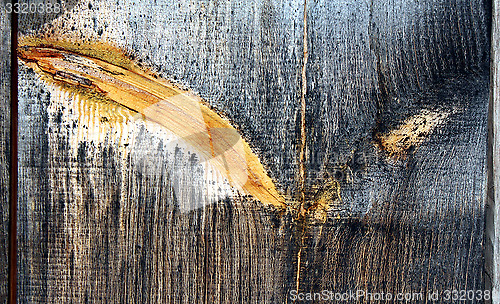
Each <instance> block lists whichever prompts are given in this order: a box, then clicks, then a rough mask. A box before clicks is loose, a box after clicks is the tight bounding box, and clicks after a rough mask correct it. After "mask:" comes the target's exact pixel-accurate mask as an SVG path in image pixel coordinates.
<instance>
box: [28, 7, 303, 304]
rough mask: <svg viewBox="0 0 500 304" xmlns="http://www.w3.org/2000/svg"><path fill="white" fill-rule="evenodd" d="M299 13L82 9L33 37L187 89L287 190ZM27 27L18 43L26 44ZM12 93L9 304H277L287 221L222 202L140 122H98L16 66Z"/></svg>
mask: <svg viewBox="0 0 500 304" xmlns="http://www.w3.org/2000/svg"><path fill="white" fill-rule="evenodd" d="M301 13H302V10H301V8H300V5H298V4H297V3H295V2H289V1H283V2H280V1H264V2H261V1H244V2H231V3H230V2H219V1H217V2H214V1H196V2H192V1H180V2H179V1H177V2H161V3H154V2H152V1H147V2H139V3H137V2H133V1H119V2H113V3H109V2H105V1H90V2H81V3H79V4H77V5H76V6H75V7H74V8H73V11H71V12H69V13H67V14H63V15H61V16H59V17H57V18H55V19H53V20H52V21H51V20H47V22H46V26H47V27H48V28H49V29H48V30H47V31H48V32H49V33H50V31H51V30H52V29H53V30H54V31H55V34H54V35H61V36H64V35H70V34H71V35H74V36H76V37H84V38H83V39H88V37H93V39H103V40H108V41H110V42H113V43H115V44H117V45H119V46H122V47H123V48H124V49H127V50H131V51H132V52H133V53H134V55H135V56H136V57H137V60H138V62H146V63H147V64H148V65H151V66H152V67H153V69H155V70H157V72H158V73H159V74H162V75H163V76H164V77H168V78H171V79H174V80H178V81H179V82H180V83H181V84H184V85H186V86H188V87H189V88H191V89H193V90H195V91H198V92H199V94H200V95H201V96H202V97H203V98H205V99H206V100H207V102H209V103H210V104H211V105H212V106H214V107H215V108H216V109H217V110H219V111H222V112H223V113H224V115H225V116H226V117H228V118H229V119H231V120H232V121H233V122H235V124H236V125H237V126H238V127H239V128H240V129H241V130H242V134H243V136H245V138H246V139H248V141H249V142H250V143H251V144H252V146H253V148H254V149H255V150H256V151H257V153H258V154H259V156H260V157H261V159H262V161H263V163H264V164H265V165H266V167H268V168H269V169H270V172H271V175H272V177H273V178H274V179H276V180H277V182H278V184H279V186H280V189H282V190H283V191H284V192H286V191H287V189H290V190H288V192H293V188H294V187H295V168H296V166H295V165H293V162H294V160H295V155H296V152H295V151H296V150H295V146H294V145H295V143H294V137H295V130H294V129H295V119H294V116H295V111H296V105H295V102H296V98H297V96H298V86H297V81H298V77H299V76H298V75H299V71H298V70H297V69H296V67H297V66H298V65H299V64H300V58H301V57H300V55H299V54H300V49H299V45H298V43H300V42H301V41H300V37H301V34H300V28H301V22H300V20H297V19H296V18H295V16H296V15H299V14H301ZM39 18H43V16H39V17H38V18H36V19H37V20H36V21H34V22H33V21H32V18H29V16H22V19H21V21H20V30H21V31H22V32H23V33H37V32H38V31H40V29H39V27H38V26H37V24H39V23H40V20H39ZM50 22H54V24H50ZM42 23H43V22H42ZM20 82H21V83H20V87H21V88H22V89H21V93H20V95H21V96H20V104H21V109H22V114H21V120H20V125H21V126H22V127H21V133H22V135H21V142H20V150H21V152H20V167H21V169H20V179H21V182H20V211H19V213H20V215H19V221H20V237H19V246H20V263H19V269H20V273H19V302H20V303H46V302H71V301H73V302H102V301H106V302H109V303H238V302H247V301H252V302H262V303H275V302H281V301H283V299H286V297H287V292H288V290H290V289H291V288H292V285H291V284H292V282H293V281H292V280H290V278H291V277H293V275H294V269H295V268H294V267H293V263H294V260H293V252H294V251H295V243H294V236H293V233H292V231H291V230H292V228H291V227H292V225H291V221H292V219H291V217H290V216H289V215H287V216H280V215H279V214H276V212H275V211H274V210H272V209H265V208H263V207H262V206H261V204H259V203H258V202H254V201H251V200H248V199H246V198H238V197H235V198H234V199H229V198H227V197H225V194H224V191H222V190H220V188H224V185H223V184H222V183H221V182H219V181H218V180H217V179H214V180H213V181H208V182H207V180H206V178H205V177H204V176H205V175H206V174H207V172H206V167H204V164H202V163H200V161H199V159H198V158H197V157H196V155H192V154H188V153H189V152H188V151H187V150H185V149H182V148H181V147H179V148H177V147H176V146H175V144H172V142H175V141H176V140H175V139H172V136H171V135H168V134H166V133H165V132H164V131H162V130H157V129H156V130H155V129H151V128H150V126H148V125H147V124H144V123H143V122H141V121H140V119H139V120H138V121H136V122H132V123H129V124H128V125H126V126H124V125H121V126H120V125H112V124H103V123H100V122H99V112H98V111H92V110H91V107H92V105H88V104H85V103H83V102H78V101H75V100H73V99H72V98H70V97H68V96H59V95H58V93H57V90H52V89H51V88H49V87H47V85H45V84H44V83H43V82H41V81H40V80H39V79H38V78H37V76H36V75H35V74H34V73H33V71H30V70H29V69H27V68H25V67H21V69H20ZM78 111H80V112H79V113H78ZM82 113H83V114H82ZM80 114H82V115H80ZM96 120H97V121H98V122H97V123H94V122H95V121H96ZM120 128H123V129H120ZM99 134H100V138H98V137H99ZM291 139H292V140H291ZM172 145H173V146H172ZM212 182H213V183H214V184H213V185H212V184H211V183H212ZM207 189H208V194H207ZM208 195H213V196H215V197H216V199H215V200H213V199H212V200H210V197H207V196H208ZM217 197H218V199H217Z"/></svg>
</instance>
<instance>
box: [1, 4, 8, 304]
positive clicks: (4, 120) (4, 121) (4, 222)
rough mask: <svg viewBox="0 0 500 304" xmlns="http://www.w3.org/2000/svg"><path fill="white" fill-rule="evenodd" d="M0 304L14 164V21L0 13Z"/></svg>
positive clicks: (4, 282)
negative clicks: (12, 120) (11, 39)
mask: <svg viewBox="0 0 500 304" xmlns="http://www.w3.org/2000/svg"><path fill="white" fill-rule="evenodd" d="M0 29H1V30H2V31H1V34H0V39H1V40H2V45H1V46H0V98H1V99H0V302H1V303H7V294H8V284H7V282H8V269H9V268H8V267H9V266H8V265H9V264H8V241H9V234H8V233H9V164H10V152H9V150H10V146H9V142H10V139H9V138H10V110H9V109H10V29H11V27H10V18H9V16H8V15H7V14H6V13H5V11H4V10H1V12H0Z"/></svg>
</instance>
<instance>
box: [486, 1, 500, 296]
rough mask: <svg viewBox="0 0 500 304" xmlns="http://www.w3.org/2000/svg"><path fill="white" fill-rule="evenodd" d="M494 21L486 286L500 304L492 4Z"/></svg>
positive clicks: (497, 72)
mask: <svg viewBox="0 0 500 304" xmlns="http://www.w3.org/2000/svg"><path fill="white" fill-rule="evenodd" d="M492 4H493V10H492V22H491V42H492V46H491V74H490V108H489V121H488V131H489V132H488V136H489V137H488V194H487V195H488V200H487V205H486V207H487V209H486V230H485V234H486V237H485V269H486V274H487V276H486V278H487V281H486V284H487V286H488V287H489V288H490V289H491V290H492V292H493V295H494V300H493V301H491V303H500V269H499V265H500V255H499V252H500V243H499V242H498V235H499V234H500V218H499V216H500V212H499V205H498V202H499V201H500V200H499V195H500V191H499V190H498V189H500V176H499V174H498V172H499V168H500V155H499V153H498V151H499V150H500V141H499V138H500V135H499V134H500V133H499V130H500V112H499V111H500V66H499V62H500V57H499V50H500V2H499V1H497V0H494V1H492Z"/></svg>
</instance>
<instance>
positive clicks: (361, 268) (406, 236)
mask: <svg viewBox="0 0 500 304" xmlns="http://www.w3.org/2000/svg"><path fill="white" fill-rule="evenodd" d="M308 11H309V15H308V18H309V20H310V27H309V28H310V29H309V35H308V36H309V37H310V39H309V50H310V54H309V67H310V68H309V69H308V70H309V71H310V72H309V76H308V92H310V93H309V94H308V95H309V96H308V97H309V98H308V106H309V107H308V108H309V109H310V112H309V119H308V121H309V122H310V130H311V134H310V135H308V138H310V143H309V145H308V147H309V148H310V149H309V151H311V154H310V155H309V159H310V160H311V161H310V164H309V169H308V172H309V174H310V180H311V181H312V183H314V181H315V180H317V179H318V178H319V179H321V178H322V177H323V176H324V175H325V174H326V175H337V176H339V178H340V179H341V181H342V182H341V197H342V199H343V205H341V206H339V208H340V209H341V210H343V211H342V212H344V213H345V214H348V219H347V220H345V221H342V222H339V220H335V218H336V217H335V216H336V214H332V216H331V220H329V221H327V223H326V224H325V225H323V226H319V227H317V228H315V229H311V230H310V232H309V233H308V235H307V238H308V239H309V241H308V242H307V246H309V248H310V249H309V250H305V252H309V255H308V256H307V257H305V258H303V259H305V261H306V262H305V265H307V266H305V267H304V271H303V273H304V274H307V275H304V278H303V282H304V283H303V286H304V290H305V291H320V290H323V289H327V290H336V291H342V292H345V291H348V290H356V289H363V290H368V291H371V292H391V293H394V294H396V293H398V292H417V293H422V294H423V295H426V294H427V293H430V292H433V291H443V290H446V289H456V290H462V289H466V290H468V289H483V288H484V287H483V279H484V277H483V275H484V274H483V227H484V203H485V191H484V189H485V172H486V158H485V155H486V117H487V107H488V106H487V105H488V66H489V17H488V16H489V14H490V10H489V8H488V3H487V2H481V1H478V2H477V1H419V2H414V1H372V2H356V3H351V2H337V1H335V2H329V1H310V4H309V6H308ZM422 111H437V112H441V113H448V114H447V115H448V116H447V118H446V119H443V121H441V122H440V123H439V125H438V126H437V127H436V129H435V130H434V131H433V132H431V133H430V134H428V135H427V136H426V137H425V140H424V142H423V143H422V144H421V145H420V147H418V149H417V148H416V147H413V148H412V149H411V150H410V153H409V155H408V156H407V157H403V158H399V159H394V158H391V157H390V153H387V152H386V151H382V150H381V149H380V147H379V146H378V145H377V144H375V145H374V141H375V142H376V136H374V134H375V135H376V134H378V133H384V132H387V131H388V130H392V129H398V128H399V127H398V126H399V125H401V123H402V122H404V121H405V120H406V119H408V118H409V117H412V116H414V115H417V114H418V113H422ZM355 160H358V161H355ZM364 300H366V299H364ZM367 302H369V301H367ZM415 302H422V301H415ZM424 302H425V301H424Z"/></svg>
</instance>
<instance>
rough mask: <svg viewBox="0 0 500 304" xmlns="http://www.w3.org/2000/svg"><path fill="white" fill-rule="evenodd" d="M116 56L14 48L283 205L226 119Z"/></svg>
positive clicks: (72, 48) (61, 81) (52, 77)
mask: <svg viewBox="0 0 500 304" xmlns="http://www.w3.org/2000/svg"><path fill="white" fill-rule="evenodd" d="M82 48H83V47H82ZM100 48H101V49H103V48H102V47H100ZM122 54H123V53H120V52H119V51H118V50H117V49H114V50H113V48H111V47H108V48H107V51H105V52H104V51H102V52H99V50H97V48H96V49H91V48H90V49H89V48H88V49H87V50H86V51H82V52H79V47H78V46H77V45H74V44H71V43H67V42H64V43H58V44H54V43H49V42H47V41H42V40H36V39H25V40H22V39H21V40H20V47H19V49H18V57H19V59H20V60H22V61H23V62H24V63H25V64H26V65H28V66H29V67H31V68H33V69H34V70H35V71H36V72H38V73H39V74H41V75H42V76H44V77H43V78H44V79H45V80H47V81H50V82H53V83H55V84H57V85H60V86H64V87H66V88H69V89H70V90H74V91H75V92H77V93H81V95H83V96H84V97H85V96H87V98H97V99H99V98H102V99H106V100H108V101H109V100H111V101H113V102H116V103H118V104H120V105H121V106H123V107H126V108H128V109H130V110H132V111H135V112H137V113H140V114H142V115H144V116H145V117H146V119H149V120H152V121H154V122H156V123H158V124H160V125H162V126H163V127H165V128H167V129H168V130H170V131H171V132H173V133H175V134H176V135H178V136H179V137H181V138H182V139H183V140H184V141H185V142H187V143H188V144H189V145H191V146H192V147H193V148H194V149H196V151H197V152H199V153H200V154H201V155H202V156H203V157H204V158H205V159H208V160H209V162H210V163H211V164H212V165H213V166H214V167H215V168H216V169H217V170H218V171H219V172H220V173H221V174H223V175H224V176H225V177H226V178H227V179H228V181H229V182H230V183H231V185H232V186H233V187H236V188H237V189H238V190H240V191H242V192H243V193H245V194H249V195H252V196H253V197H255V198H256V199H258V200H259V201H261V202H262V203H264V204H271V205H274V206H276V207H278V208H284V207H285V206H286V204H285V200H284V198H283V196H282V195H281V194H280V193H279V192H278V190H277V189H276V187H275V185H274V183H273V181H272V179H271V178H270V177H269V176H268V174H267V173H266V171H265V169H264V167H263V165H262V164H261V162H260V161H259V159H258V157H257V156H256V155H255V154H254V153H253V152H252V150H251V149H250V146H249V145H248V143H247V142H245V140H243V139H242V138H241V136H240V135H239V134H238V132H237V130H236V129H235V128H234V127H233V126H231V124H230V123H229V122H228V121H227V120H225V119H224V118H222V117H221V116H220V115H218V114H217V113H215V112H214V111H212V110H211V109H210V108H209V107H208V106H206V105H205V104H204V103H203V100H202V99H201V98H200V97H199V96H197V95H195V94H193V93H192V92H190V91H189V90H184V89H181V88H179V87H178V86H176V85H174V84H173V83H170V82H168V81H166V80H161V79H159V78H158V77H155V76H153V75H151V74H150V73H147V72H145V71H142V70H141V69H140V68H138V67H137V66H133V65H132V64H131V63H130V61H127V59H126V58H125V56H123V55H122ZM113 57H115V58H113ZM110 58H112V59H111V60H110ZM82 92H83V93H82Z"/></svg>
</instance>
